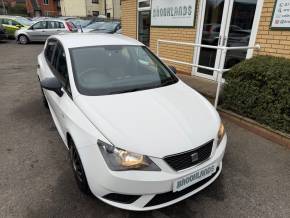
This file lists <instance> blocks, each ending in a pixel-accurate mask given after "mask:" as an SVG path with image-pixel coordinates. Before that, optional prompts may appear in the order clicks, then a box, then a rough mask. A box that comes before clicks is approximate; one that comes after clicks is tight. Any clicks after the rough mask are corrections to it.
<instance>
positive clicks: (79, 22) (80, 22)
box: [67, 18, 92, 28]
mask: <svg viewBox="0 0 290 218" xmlns="http://www.w3.org/2000/svg"><path fill="white" fill-rule="evenodd" d="M67 20H68V21H70V22H72V23H73V24H74V25H75V26H76V27H78V28H79V27H81V28H85V27H87V26H88V25H89V24H91V23H92V20H85V19H80V18H70V19H67Z"/></svg>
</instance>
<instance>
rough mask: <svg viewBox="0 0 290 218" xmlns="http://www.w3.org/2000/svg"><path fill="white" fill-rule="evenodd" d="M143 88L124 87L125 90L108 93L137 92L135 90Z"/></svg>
mask: <svg viewBox="0 0 290 218" xmlns="http://www.w3.org/2000/svg"><path fill="white" fill-rule="evenodd" d="M143 89H144V88H132V89H126V90H120V91H115V92H110V94H121V93H128V92H137V91H141V90H143Z"/></svg>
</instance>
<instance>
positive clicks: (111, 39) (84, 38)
mask: <svg viewBox="0 0 290 218" xmlns="http://www.w3.org/2000/svg"><path fill="white" fill-rule="evenodd" d="M50 38H55V39H57V40H59V41H60V42H61V43H62V45H63V46H64V47H65V48H77V47H90V46H102V45H137V46H144V45H143V44H142V43H141V42H139V41H137V40H135V39H132V38H129V37H127V36H124V35H120V34H107V33H60V34H58V35H54V36H51V37H50Z"/></svg>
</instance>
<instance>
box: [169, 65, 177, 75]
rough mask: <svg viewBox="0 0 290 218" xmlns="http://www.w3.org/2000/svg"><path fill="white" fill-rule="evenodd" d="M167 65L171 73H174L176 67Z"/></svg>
mask: <svg viewBox="0 0 290 218" xmlns="http://www.w3.org/2000/svg"><path fill="white" fill-rule="evenodd" d="M168 67H169V69H170V70H171V71H172V72H173V73H175V74H176V72H177V71H176V68H175V67H174V66H168Z"/></svg>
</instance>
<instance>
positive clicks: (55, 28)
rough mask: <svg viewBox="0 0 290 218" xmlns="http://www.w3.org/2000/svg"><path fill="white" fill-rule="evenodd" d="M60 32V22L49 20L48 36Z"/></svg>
mask: <svg viewBox="0 0 290 218" xmlns="http://www.w3.org/2000/svg"><path fill="white" fill-rule="evenodd" d="M58 32H60V30H59V24H58V22H57V21H47V34H48V36H51V35H56V34H58Z"/></svg>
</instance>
